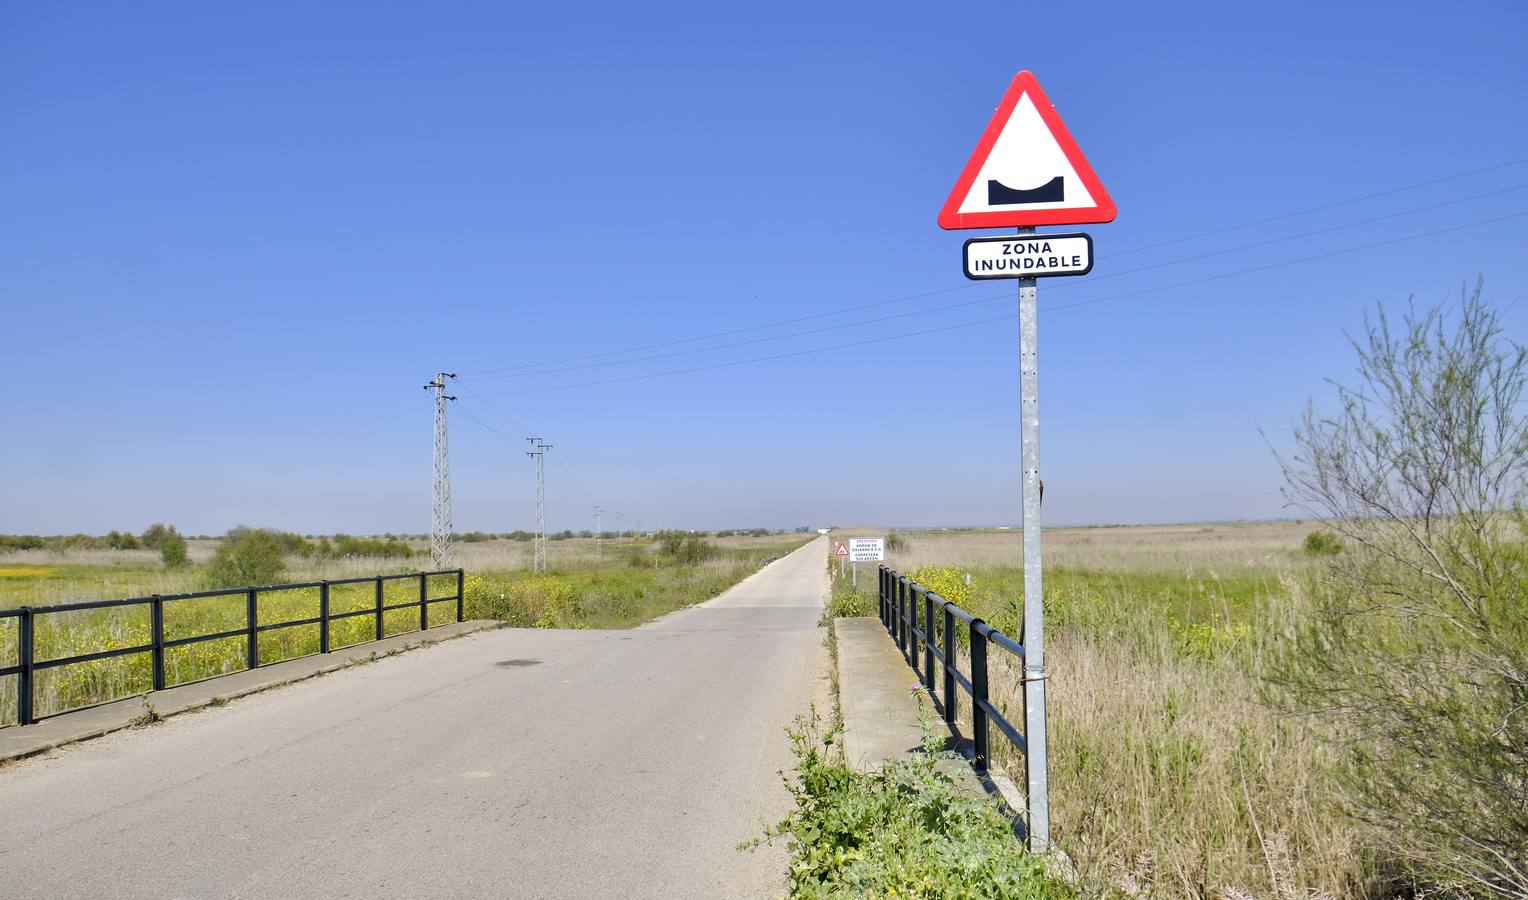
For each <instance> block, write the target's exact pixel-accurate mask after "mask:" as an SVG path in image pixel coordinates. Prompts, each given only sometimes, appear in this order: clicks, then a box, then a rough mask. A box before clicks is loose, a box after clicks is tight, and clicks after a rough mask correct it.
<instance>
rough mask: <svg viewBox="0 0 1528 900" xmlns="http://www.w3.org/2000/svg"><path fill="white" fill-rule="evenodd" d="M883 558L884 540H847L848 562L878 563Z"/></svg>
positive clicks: (884, 552) (884, 555) (884, 551)
mask: <svg viewBox="0 0 1528 900" xmlns="http://www.w3.org/2000/svg"><path fill="white" fill-rule="evenodd" d="M885 558H886V539H885V538H849V561H850V562H880V561H881V560H883V559H885Z"/></svg>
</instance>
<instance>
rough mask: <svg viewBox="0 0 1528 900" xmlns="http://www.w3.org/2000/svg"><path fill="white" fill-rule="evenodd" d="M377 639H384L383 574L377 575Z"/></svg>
mask: <svg viewBox="0 0 1528 900" xmlns="http://www.w3.org/2000/svg"><path fill="white" fill-rule="evenodd" d="M377 640H379V641H380V640H382V576H381V575H378V576H377Z"/></svg>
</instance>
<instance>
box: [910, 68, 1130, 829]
mask: <svg viewBox="0 0 1528 900" xmlns="http://www.w3.org/2000/svg"><path fill="white" fill-rule="evenodd" d="M1114 216H1115V208H1114V201H1113V200H1111V199H1110V198H1109V192H1108V191H1106V190H1104V186H1103V184H1102V183H1101V182H1100V181H1099V180H1098V176H1097V175H1096V174H1094V172H1093V167H1092V166H1090V165H1088V161H1087V159H1086V158H1085V157H1083V155H1082V151H1081V150H1079V149H1078V147H1077V142H1076V141H1075V140H1073V139H1072V135H1071V132H1069V131H1067V129H1066V126H1065V125H1064V124H1062V122H1061V117H1060V116H1059V115H1057V113H1056V110H1055V107H1053V106H1051V103H1050V100H1048V99H1047V98H1046V96H1045V92H1044V91H1043V90H1041V89H1040V83H1039V82H1038V81H1036V80H1035V76H1034V75H1033V74H1031V73H1029V72H1020V73H1019V74H1017V75H1015V76H1014V78H1013V81H1012V82H1011V83H1010V84H1009V85H1008V91H1007V93H1005V94H1004V95H1003V99H1002V102H1001V103H999V104H998V107H997V111H996V112H994V113H993V115H992V120H991V121H990V122H988V123H987V130H986V131H984V132H983V133H982V136H981V140H980V141H978V142H977V145H976V150H975V151H973V152H972V154H971V158H970V160H968V161H967V162H966V166H965V168H964V169H962V170H961V172H960V177H959V178H957V179H956V181H955V187H954V189H953V190H951V191H950V196H949V199H947V200H946V201H945V203H944V207H943V208H942V209H941V210H940V211H939V226H940V227H941V228H947V229H959V228H1009V227H1017V228H1018V236H1017V237H980V238H973V239H971V240H968V241H966V243H965V246H964V248H963V250H962V258H963V263H962V265H963V268H964V271H965V275H966V277H967V278H971V279H989V278H1017V279H1018V281H1019V419H1020V421H1019V438H1020V444H1021V457H1022V463H1023V470H1024V480H1023V485H1024V633H1023V640H1022V643H1023V645H1024V738H1025V741H1026V743H1027V744H1028V749H1027V752H1026V754H1025V768H1026V769H1027V771H1028V777H1027V779H1026V780H1027V781H1028V785H1027V788H1028V790H1027V797H1028V804H1029V810H1028V812H1029V844H1030V848H1031V849H1032V850H1037V851H1039V850H1045V849H1046V848H1047V847H1049V845H1050V784H1049V771H1048V768H1047V760H1046V735H1045V678H1046V674H1045V620H1044V616H1043V606H1042V603H1041V598H1042V597H1043V593H1042V590H1043V581H1042V579H1041V569H1040V491H1041V488H1040V377H1039V310H1038V305H1039V289H1038V286H1037V284H1036V281H1037V279H1039V278H1042V277H1047V276H1053V275H1085V274H1087V273H1088V272H1089V271H1090V270H1091V269H1092V268H1093V239H1092V238H1091V237H1090V236H1088V235H1086V234H1036V233H1035V226H1037V225H1078V224H1082V223H1086V222H1112V221H1114Z"/></svg>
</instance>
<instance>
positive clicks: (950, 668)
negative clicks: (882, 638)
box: [878, 566, 1028, 772]
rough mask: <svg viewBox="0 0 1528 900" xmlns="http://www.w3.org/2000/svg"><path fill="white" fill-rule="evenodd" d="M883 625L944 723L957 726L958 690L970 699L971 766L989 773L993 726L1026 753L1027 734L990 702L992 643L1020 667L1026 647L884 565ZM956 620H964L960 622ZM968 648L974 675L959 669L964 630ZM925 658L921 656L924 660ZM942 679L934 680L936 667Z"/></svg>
mask: <svg viewBox="0 0 1528 900" xmlns="http://www.w3.org/2000/svg"><path fill="white" fill-rule="evenodd" d="M878 594H879V597H880V611H881V623H882V624H883V625H885V626H886V631H887V633H888V634H890V635H891V639H892V641H893V642H894V643H895V644H896V645H897V649H898V650H899V651H901V653H902V656H903V657H904V658H905V659H906V660H907V664H908V665H909V666H912V667H913V670H914V671H916V672H917V673H918V679H919V680H920V681H921V682H923V686H924V688H925V689H926V690H927V691H928V693H929V696H930V697H932V698H934V699H937V700H939V701H940V703H941V706H942V707H943V714H944V721H945V724H947V725H950V726H954V724H955V722H956V718H957V710H958V707H959V699H958V698H959V695H958V693H957V690H959V691H964V692H965V694H966V696H968V697H970V698H971V741H972V743H973V744H974V745H975V758H974V759H973V760H972V764H973V765H974V767H975V768H976V771H978V772H986V771H987V768H988V766H990V765H991V762H992V738H991V730H992V728H993V727H994V726H995V727H996V728H997V730H998V731H1001V732H1002V733H1003V734H1004V735H1005V736H1006V737H1007V738H1008V739H1009V740H1010V741H1012V742H1013V744H1014V746H1015V747H1017V748H1018V750H1019V752H1020V753H1021V754H1026V755H1027V750H1028V746H1027V744H1026V743H1025V741H1024V735H1023V734H1021V733H1019V730H1018V729H1017V728H1015V727H1014V725H1013V723H1012V722H1010V721H1008V718H1007V717H1006V716H1004V715H1003V712H1002V710H1000V709H998V708H997V707H996V706H994V705H993V704H992V699H991V697H990V695H989V687H988V685H989V682H988V652H989V650H990V649H991V648H992V647H997V648H998V649H999V650H1002V651H1005V652H1007V653H1010V654H1012V655H1013V656H1014V657H1016V658H1017V659H1018V660H1019V661H1020V663H1021V668H1022V662H1023V659H1024V647H1023V645H1021V644H1020V643H1019V642H1018V641H1015V640H1014V639H1013V638H1011V637H1009V636H1008V635H1006V634H1004V633H1002V632H1001V631H998V630H997V629H996V628H993V627H992V626H991V625H988V624H987V623H986V622H983V621H982V620H981V619H979V618H977V617H976V616H973V615H972V614H971V613H969V612H967V611H965V610H963V609H961V608H960V607H959V606H956V605H955V604H954V603H952V602H950V601H949V600H946V599H944V598H943V597H941V596H939V595H938V594H936V593H934V592H933V591H931V590H929V589H928V588H926V587H924V586H923V585H921V584H918V583H916V582H914V581H913V580H912V579H910V578H908V577H907V576H906V575H903V574H901V573H899V572H896V571H894V570H892V569H889V568H887V567H886V566H881V567H880V586H879V590H878ZM957 622H959V623H960V625H959V626H957V624H956V623H957ZM961 630H964V632H965V635H966V637H967V640H966V645H967V646H968V647H969V648H970V649H969V653H968V655H969V662H968V665H969V668H970V675H969V676H968V675H967V674H966V673H964V672H962V671H961V670H960V665H959V659H958V656H959V653H960V643H961V642H960V634H961ZM920 657H921V659H920ZM935 663H938V666H937V670H938V673H939V675H940V676H941V677H938V678H937V679H936V666H935Z"/></svg>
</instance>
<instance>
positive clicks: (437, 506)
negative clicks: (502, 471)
mask: <svg viewBox="0 0 1528 900" xmlns="http://www.w3.org/2000/svg"><path fill="white" fill-rule="evenodd" d="M455 377H456V373H454V372H437V373H435V380H434V381H432V382H430V383H429V384H427V385H425V386H424V389H425V390H427V391H434V392H435V486H434V491H433V495H434V510H433V511H434V515H433V516H432V518H431V522H430V561H431V562H432V563H433V564H434V566H435V568H437V569H443V568H445V567H446V566H449V565H450V564H451V462H450V459H449V457H448V455H447V453H446V401H447V400H455V399H456V398H455V397H452V396H449V395H448V394H447V393H446V379H447V378H455Z"/></svg>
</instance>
